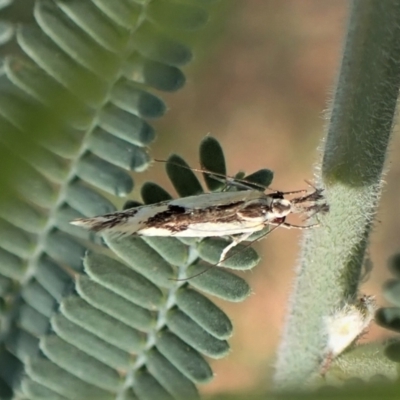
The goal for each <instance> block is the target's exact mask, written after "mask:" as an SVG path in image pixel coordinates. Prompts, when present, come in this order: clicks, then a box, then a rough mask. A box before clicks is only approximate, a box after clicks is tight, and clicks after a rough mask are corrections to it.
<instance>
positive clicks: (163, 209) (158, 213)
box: [71, 171, 327, 266]
mask: <svg viewBox="0 0 400 400" xmlns="http://www.w3.org/2000/svg"><path fill="white" fill-rule="evenodd" d="M203 172H204V171H203ZM210 174H212V173H210ZM231 179H233V180H234V178H231ZM229 184H230V185H232V184H235V183H234V182H233V181H232V182H230V183H229ZM237 184H238V186H239V187H241V189H245V190H240V191H225V192H213V193H204V194H199V195H197V196H190V197H183V198H180V199H176V200H168V201H163V202H160V203H157V204H151V205H144V206H139V207H135V208H130V209H127V210H124V211H119V212H114V213H111V214H105V215H100V216H97V217H92V218H81V219H75V220H73V221H72V222H71V223H72V224H73V225H77V226H81V227H83V228H87V229H90V230H93V231H95V232H100V233H108V234H116V235H120V236H129V235H139V236H170V237H199V238H203V237H221V236H229V237H231V238H232V242H231V243H229V244H228V245H227V246H226V247H225V248H224V249H223V251H222V253H221V255H220V258H219V261H218V263H217V264H216V265H217V266H219V265H221V263H222V262H223V261H224V260H225V259H226V257H227V253H228V252H229V250H231V249H232V248H233V247H235V246H236V245H238V244H239V243H240V242H242V241H245V240H247V239H249V237H250V236H251V235H252V234H253V233H256V232H259V231H261V230H262V229H264V228H265V227H267V226H269V225H270V226H274V227H279V226H281V227H285V228H297V229H308V228H312V227H315V226H316V225H308V226H297V225H293V224H289V223H287V222H286V218H287V217H288V216H289V215H290V214H297V213H301V214H307V213H310V212H311V213H317V212H319V211H321V210H326V208H327V205H326V203H325V202H324V203H323V204H321V201H323V200H324V197H323V195H322V190H321V189H314V191H313V192H311V193H307V191H305V190H298V191H292V192H280V191H274V192H272V193H269V194H266V193H264V191H261V190H257V189H255V188H254V187H255V186H254V184H250V183H249V184H246V182H245V181H240V182H238V183H237ZM256 186H257V185H256ZM262 189H263V190H265V188H264V187H263V188H262ZM300 193H302V194H303V195H299V196H297V197H296V196H295V197H292V198H291V199H289V198H287V196H293V195H298V194H300ZM273 229H275V228H273Z"/></svg>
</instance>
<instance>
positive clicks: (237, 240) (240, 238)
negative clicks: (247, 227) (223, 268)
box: [216, 232, 253, 267]
mask: <svg viewBox="0 0 400 400" xmlns="http://www.w3.org/2000/svg"><path fill="white" fill-rule="evenodd" d="M252 233H253V232H247V233H243V234H241V235H239V236H235V237H233V238H232V242H231V243H229V244H228V246H226V247H225V248H224V249H223V250H222V253H221V255H220V257H219V261H218V263H217V264H216V265H217V267H219V266H220V265H221V263H222V262H223V261H224V260H225V258H226V255H227V254H228V251H229V250H230V249H233V248H234V247H235V246H237V245H238V244H239V243H240V242H243V241H244V240H247V239H248V238H249V237H250V236H251V234H252Z"/></svg>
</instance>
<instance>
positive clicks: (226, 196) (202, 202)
mask: <svg viewBox="0 0 400 400" xmlns="http://www.w3.org/2000/svg"><path fill="white" fill-rule="evenodd" d="M266 196H267V195H265V194H264V193H261V192H259V191H257V190H242V191H238V192H216V193H203V194H200V195H197V196H190V197H182V198H180V199H176V200H171V201H170V202H169V204H171V205H174V206H180V207H184V208H186V209H204V208H209V207H217V206H220V205H228V204H232V203H236V202H239V201H250V200H256V199H260V198H264V197H266Z"/></svg>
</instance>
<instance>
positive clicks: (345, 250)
mask: <svg viewBox="0 0 400 400" xmlns="http://www.w3.org/2000/svg"><path fill="white" fill-rule="evenodd" d="M399 85H400V0H390V1H379V0H355V1H353V3H352V8H351V13H350V18H349V22H348V31H347V37H346V42H345V46H344V52H343V59H342V65H341V68H340V74H339V77H338V82H337V88H336V93H335V96H334V99H333V104H332V108H331V115H330V122H329V126H328V129H327V135H326V138H325V140H324V154H323V158H322V165H321V166H320V167H318V174H317V175H318V177H317V181H318V184H319V185H321V186H322V187H325V188H326V190H325V195H326V199H327V201H328V203H329V206H330V211H329V212H328V213H327V214H326V215H324V216H321V218H320V222H321V225H322V226H321V227H320V228H318V229H315V230H311V231H308V232H307V233H306V234H305V236H304V238H303V246H302V251H301V256H300V261H299V265H298V267H297V276H296V281H295V284H294V289H293V293H292V295H291V299H290V305H289V308H290V309H289V311H288V316H287V320H286V325H285V328H284V333H283V338H282V342H281V345H280V349H279V352H278V357H277V363H276V373H275V385H276V387H277V388H280V389H290V388H293V387H302V386H305V384H306V383H308V382H310V379H311V378H312V376H313V374H318V373H319V370H320V366H321V363H322V361H323V360H324V357H326V353H327V348H326V342H327V337H326V333H325V326H324V317H326V316H328V315H330V314H332V312H333V311H334V310H337V309H338V308H340V307H342V306H343V304H344V303H345V302H346V301H349V300H350V301H351V300H352V299H354V298H355V297H356V296H357V291H358V283H359V280H360V275H361V269H362V264H363V259H364V253H365V250H366V246H367V243H368V236H369V233H370V230H371V225H372V220H373V217H374V213H375V210H376V205H377V202H378V199H379V196H380V191H381V179H382V173H383V168H384V162H385V158H386V154H387V150H388V145H389V140H390V136H391V131H392V127H393V119H394V116H395V109H396V101H397V96H398V92H399Z"/></svg>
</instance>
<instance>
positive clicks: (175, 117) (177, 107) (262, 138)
mask: <svg viewBox="0 0 400 400" xmlns="http://www.w3.org/2000/svg"><path fill="white" fill-rule="evenodd" d="M348 11H349V10H348V1H346V0H335V1H332V0H284V1H282V0H225V1H222V2H221V3H220V4H219V5H218V7H217V13H216V14H215V16H214V20H213V21H210V24H209V28H208V32H205V36H204V37H205V39H204V42H205V43H202V45H203V47H202V48H200V50H199V51H197V53H196V57H195V60H194V63H193V65H191V66H190V68H188V69H186V71H185V72H186V73H187V80H188V82H187V85H186V86H185V87H184V88H183V90H181V91H180V92H178V93H174V94H171V95H168V96H165V95H162V97H163V98H164V99H165V101H166V102H167V105H168V107H169V108H170V109H169V112H168V114H167V116H166V118H163V120H162V121H161V123H158V124H157V125H156V126H157V129H158V139H157V143H156V144H155V145H154V146H153V147H152V155H153V156H154V157H158V158H166V157H168V155H169V154H170V153H171V152H175V153H178V154H180V155H182V156H183V157H184V158H185V159H186V160H187V161H188V162H189V163H190V164H191V165H193V166H194V167H198V166H199V164H198V156H197V151H198V146H199V143H200V141H201V139H202V138H203V137H204V136H205V135H206V134H208V133H210V134H211V135H212V136H214V137H216V138H217V139H218V140H219V141H220V142H221V144H222V145H223V148H224V150H225V155H226V159H227V164H228V170H229V173H230V174H234V173H236V172H237V171H238V170H245V171H247V172H253V171H255V170H257V169H259V168H270V169H272V170H273V171H274V172H275V179H274V182H273V187H274V188H278V189H280V190H293V189H299V188H304V187H305V186H306V184H305V183H304V180H305V179H310V180H312V177H313V165H314V163H315V162H316V160H317V159H318V157H319V151H318V150H317V148H318V146H319V145H320V142H321V137H322V135H323V131H324V124H325V121H324V112H325V110H326V107H327V106H326V104H327V100H328V99H329V98H330V96H331V93H333V88H334V81H335V76H336V72H337V68H338V66H339V64H340V57H341V44H342V40H343V38H344V34H345V28H346V20H347V16H348ZM202 34H203V33H199V36H202ZM398 146H399V142H398V141H396V140H394V141H393V144H392V156H393V154H395V153H397V152H396V149H397V148H398ZM392 158H394V157H392ZM387 165H388V168H390V171H389V173H388V174H387V176H386V181H387V182H388V184H387V185H385V188H384V198H383V202H382V203H381V206H380V210H379V212H378V216H377V223H376V225H375V229H374V233H373V235H372V237H371V252H370V253H371V255H370V256H371V259H372V262H373V264H374V270H373V272H372V274H371V275H370V279H369V281H368V282H367V283H366V284H364V285H363V289H362V290H363V291H365V292H367V293H371V294H376V295H377V298H378V302H379V304H380V305H382V304H384V300H383V299H382V296H381V295H380V287H381V285H382V283H383V282H384V281H385V279H387V278H388V276H389V273H388V272H387V269H386V261H387V258H388V257H389V256H390V255H391V254H392V253H393V252H395V251H396V250H400V240H399V239H398V238H399V232H400V230H399V226H400V224H399V222H400V221H399V217H398V212H397V211H394V210H397V209H398V208H397V202H398V195H397V194H398V193H397V192H400V188H399V185H396V183H397V181H398V179H399V177H400V164H399V163H395V162H394V161H393V162H388V164H387ZM139 179H140V180H142V179H144V180H147V179H151V180H157V181H158V182H160V183H161V184H163V185H165V186H167V187H168V188H170V187H171V186H170V185H169V184H168V182H167V180H166V178H165V174H164V172H163V167H162V166H160V165H155V166H154V167H153V168H152V169H151V170H150V171H149V172H147V173H146V174H144V177H139ZM378 220H379V222H378ZM300 235H301V233H300V232H299V231H287V230H284V229H281V230H278V231H277V232H274V234H273V235H271V236H270V237H268V238H267V239H265V240H263V241H261V242H259V243H258V244H257V245H256V249H257V250H258V251H259V253H260V255H261V256H262V261H261V263H260V264H259V265H258V266H257V267H256V268H255V269H254V270H253V271H250V272H247V273H246V274H244V275H245V278H246V280H247V281H248V282H249V283H250V285H251V287H252V288H253V290H254V294H253V295H252V296H251V297H250V298H248V299H247V300H246V301H245V302H243V303H239V304H229V303H226V302H218V304H219V305H221V307H222V308H223V309H224V310H225V311H226V312H227V313H228V314H229V315H230V316H231V318H232V319H233V322H234V325H235V330H234V336H233V337H232V338H231V340H230V345H231V348H232V351H231V354H230V355H229V356H228V357H226V358H225V359H223V360H218V361H212V365H213V368H214V371H215V373H216V376H215V379H214V380H213V382H212V383H211V384H209V385H206V386H204V388H203V392H204V393H216V392H226V391H227V392H233V391H234V392H238V391H247V390H252V389H255V388H261V387H263V386H264V387H265V386H268V385H269V383H270V378H271V374H272V371H273V363H274V354H275V351H276V348H277V344H278V341H279V335H280V332H281V329H282V326H283V322H284V315H285V309H286V302H287V299H288V296H289V293H290V290H291V287H292V282H293V278H294V272H293V271H294V267H295V265H296V257H297V254H298V250H299V246H298V244H299V239H300ZM388 335H389V333H388V332H385V331H384V330H382V329H380V328H378V327H376V326H373V327H372V328H371V329H370V331H369V334H368V335H367V336H366V337H365V338H364V339H363V340H373V339H374V338H377V337H383V336H388Z"/></svg>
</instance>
